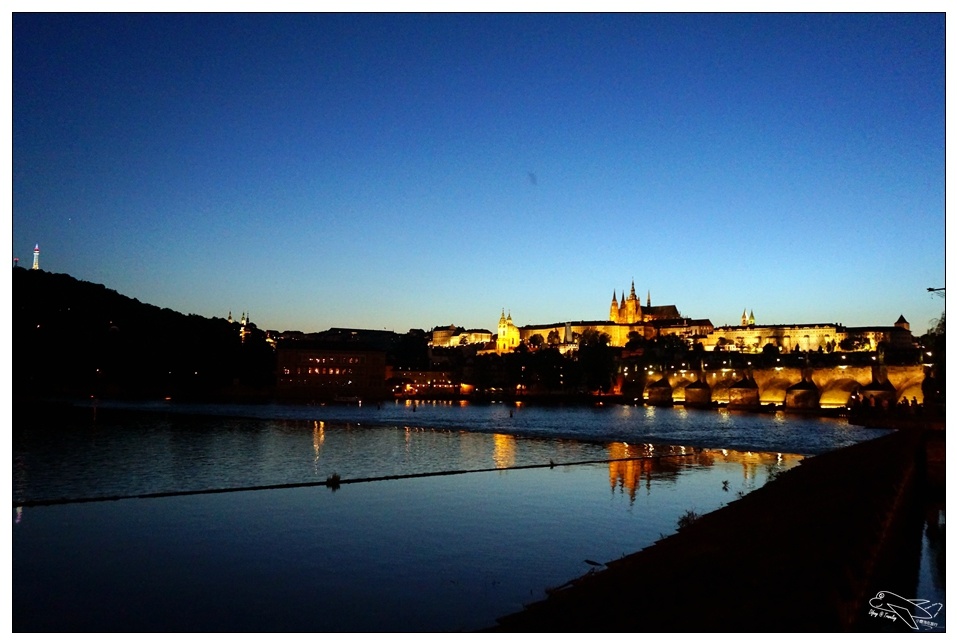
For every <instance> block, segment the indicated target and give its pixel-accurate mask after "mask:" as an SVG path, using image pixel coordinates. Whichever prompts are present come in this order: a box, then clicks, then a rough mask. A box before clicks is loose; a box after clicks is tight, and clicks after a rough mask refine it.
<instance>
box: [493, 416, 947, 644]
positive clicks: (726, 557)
mask: <svg viewBox="0 0 957 644" xmlns="http://www.w3.org/2000/svg"><path fill="white" fill-rule="evenodd" d="M944 441H945V435H944V432H942V431H935V430H930V429H927V428H924V429H922V430H913V431H898V432H894V433H893V434H890V435H888V436H885V437H883V438H877V439H874V440H871V441H866V442H864V443H859V444H857V445H853V446H850V447H846V448H843V449H840V450H835V451H833V452H828V453H826V454H823V455H820V456H816V457H813V458H810V459H805V460H804V461H802V462H801V464H800V465H799V466H798V467H796V468H794V469H792V470H790V471H788V472H785V473H784V474H782V475H781V476H780V477H779V478H778V479H776V480H774V481H771V482H769V483H768V484H766V485H765V486H764V487H762V488H760V489H759V490H756V491H754V492H752V493H751V494H749V495H747V496H745V497H744V498H742V499H740V500H738V501H735V502H733V503H731V504H729V505H728V506H726V507H724V508H721V509H719V510H716V511H714V512H712V513H710V514H707V515H705V516H703V517H701V518H700V519H699V520H697V521H696V522H694V523H693V524H692V525H690V526H689V527H686V528H684V529H681V530H679V532H678V533H677V534H675V535H672V536H670V537H667V538H665V539H662V540H661V541H658V542H657V543H655V544H653V545H652V546H649V547H648V548H645V549H644V550H641V551H639V552H637V553H634V554H632V555H629V556H626V557H624V558H622V559H619V560H616V561H613V562H610V563H608V564H607V565H606V567H605V568H604V569H603V570H600V571H598V572H596V573H593V574H590V575H586V576H585V577H582V578H579V579H576V580H573V581H571V582H569V583H568V584H567V585H566V586H564V587H562V588H561V589H559V590H557V591H554V592H553V593H551V594H550V596H549V597H548V598H546V599H545V600H543V601H541V602H537V603H535V604H531V605H529V606H527V607H526V609H525V610H524V611H521V612H519V613H515V614H512V615H507V616H503V617H501V618H500V619H499V620H498V626H496V627H494V628H493V629H492V630H495V631H504V632H589V631H591V632H593V631H605V632H607V631H632V632H635V631H637V632H668V631H671V632H674V631H684V632H734V631H739V632H797V631H800V632H847V631H873V630H880V629H881V628H882V627H884V626H885V624H882V623H880V622H879V621H877V620H874V619H870V618H869V613H868V610H869V604H868V600H869V599H870V598H871V597H874V596H875V595H876V593H877V592H879V591H881V590H893V591H894V592H896V593H897V594H900V595H902V596H905V597H910V596H916V595H912V594H913V593H914V592H915V591H916V583H917V582H916V578H917V575H916V572H915V571H916V570H917V568H918V566H919V558H920V538H921V531H922V528H923V519H924V516H923V515H924V513H923V510H924V507H925V503H926V502H927V500H928V499H933V500H934V501H935V502H937V503H940V505H941V507H943V498H944V462H943V459H944V456H943V450H944ZM915 548H916V550H915ZM915 552H916V560H915ZM699 572H700V573H703V574H696V573H699ZM908 593H911V594H910V595H909V594H908ZM928 599H930V600H931V601H937V600H934V599H933V598H928ZM907 630H908V629H906V628H901V629H899V630H898V631H897V632H906V631H907Z"/></svg>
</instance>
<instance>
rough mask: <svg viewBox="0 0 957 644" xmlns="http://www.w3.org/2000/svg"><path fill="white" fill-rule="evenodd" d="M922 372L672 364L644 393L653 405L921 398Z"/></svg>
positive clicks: (827, 404)
mask: <svg viewBox="0 0 957 644" xmlns="http://www.w3.org/2000/svg"><path fill="white" fill-rule="evenodd" d="M924 377H925V367H924V366H923V365H920V364H917V365H905V366H896V365H861V366H855V365H837V366H827V367H761V368H750V367H749V368H745V369H740V368H738V369H731V368H723V369H706V370H688V369H681V370H668V371H666V372H664V373H661V372H658V373H654V372H652V373H649V374H648V379H647V382H648V384H647V386H646V387H645V391H644V399H645V402H647V403H648V404H650V405H669V404H673V403H676V402H677V403H684V404H685V405H688V406H695V405H699V406H707V405H711V404H727V405H729V406H731V407H758V406H761V405H776V406H785V407H791V408H798V409H808V410H812V409H828V408H839V407H845V406H847V405H849V404H853V403H854V402H855V401H860V402H861V403H862V404H865V405H866V404H877V405H880V404H886V405H895V404H897V403H898V401H901V400H907V401H909V402H912V401H914V400H916V402H917V403H918V404H923V402H924V393H923V390H922V388H921V385H922V384H923V382H924ZM872 398H873V403H872V402H871V399H872ZM884 401H886V403H885V402H884Z"/></svg>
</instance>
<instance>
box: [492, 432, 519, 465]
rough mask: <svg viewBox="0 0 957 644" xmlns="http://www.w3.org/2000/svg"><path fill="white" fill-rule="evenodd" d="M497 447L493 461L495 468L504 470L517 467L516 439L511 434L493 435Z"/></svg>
mask: <svg viewBox="0 0 957 644" xmlns="http://www.w3.org/2000/svg"><path fill="white" fill-rule="evenodd" d="M492 440H493V441H494V444H495V447H494V451H493V452H492V460H493V461H494V462H495V467H497V468H499V469H503V468H506V467H512V466H513V465H515V437H514V436H511V435H509V434H492Z"/></svg>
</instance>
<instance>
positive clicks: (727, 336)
mask: <svg viewBox="0 0 957 644" xmlns="http://www.w3.org/2000/svg"><path fill="white" fill-rule="evenodd" d="M741 321H742V324H741V325H740V326H721V327H716V328H714V329H713V330H712V331H711V333H709V334H708V335H707V337H705V338H703V339H702V340H701V344H702V345H703V346H704V349H705V351H714V350H715V349H719V350H726V351H740V352H743V353H760V352H761V351H763V350H764V347H765V346H766V345H768V344H770V345H772V346H774V347H777V349H778V350H780V351H782V352H785V353H789V352H792V351H835V350H837V349H838V348H840V347H841V343H842V342H844V341H845V340H852V341H853V344H852V346H853V349H851V350H854V349H856V350H861V351H874V350H876V349H877V347H878V345H880V344H884V345H887V346H891V347H894V348H906V347H910V346H913V344H914V337H913V335H912V334H911V331H910V324H909V323H908V322H907V320H905V319H904V316H903V315H902V316H900V317H899V318H898V319H897V322H895V323H894V325H893V326H871V327H846V326H843V325H841V324H833V323H830V324H767V325H759V324H755V323H754V311H751V315H750V316H748V315H746V314H742V315H741ZM846 346H847V345H846V344H845V347H846ZM845 350H846V349H845Z"/></svg>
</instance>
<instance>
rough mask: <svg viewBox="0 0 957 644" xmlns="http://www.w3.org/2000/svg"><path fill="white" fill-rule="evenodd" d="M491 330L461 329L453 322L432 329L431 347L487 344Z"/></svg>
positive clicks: (489, 340)
mask: <svg viewBox="0 0 957 644" xmlns="http://www.w3.org/2000/svg"><path fill="white" fill-rule="evenodd" d="M491 341H492V332H491V331H489V330H488V329H463V328H460V327H457V326H455V325H454V324H453V325H451V326H447V327H436V328H434V329H432V341H431V345H432V346H433V347H464V346H467V345H473V344H488V343H489V342H491Z"/></svg>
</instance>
